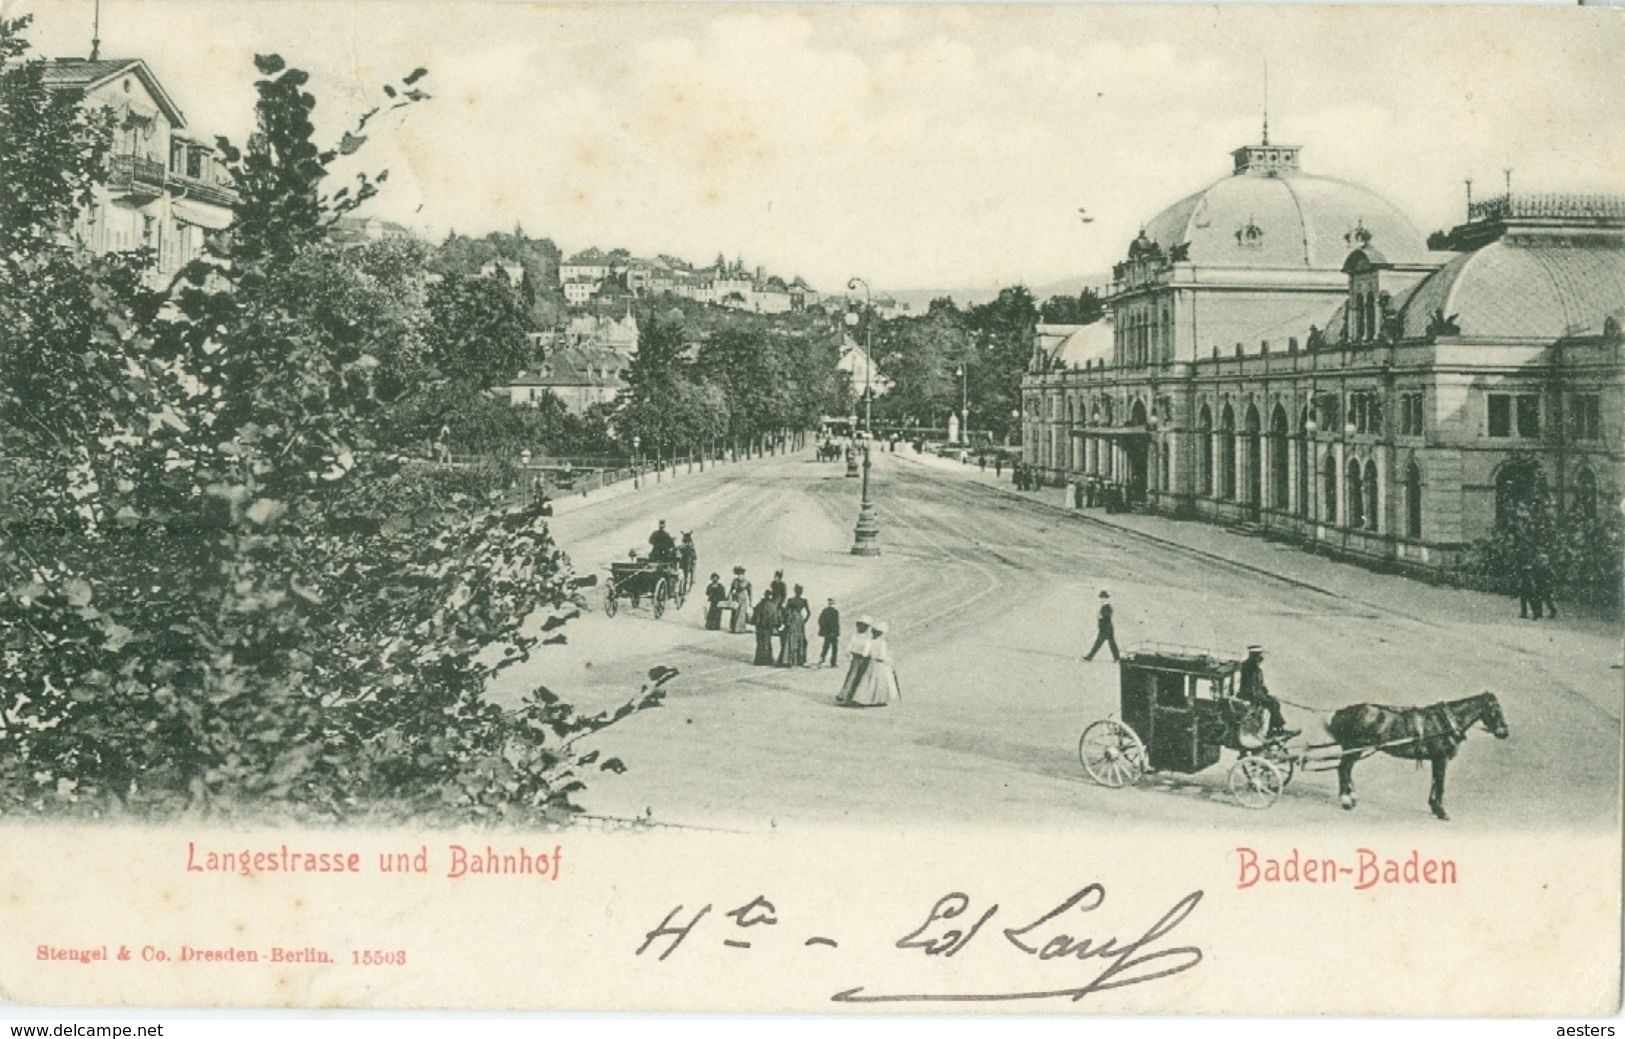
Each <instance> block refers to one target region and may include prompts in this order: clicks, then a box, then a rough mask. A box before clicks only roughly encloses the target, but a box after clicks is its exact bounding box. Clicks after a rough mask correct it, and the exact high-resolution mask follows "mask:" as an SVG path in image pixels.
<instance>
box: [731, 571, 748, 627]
mask: <svg viewBox="0 0 1625 1039" xmlns="http://www.w3.org/2000/svg"><path fill="white" fill-rule="evenodd" d="M728 598H730V599H732V600H733V604H734V612H733V617H731V618H730V619H729V623H728V630H729V631H731V632H733V633H734V634H735V635H740V634H743V633H744V631H745V625H747V624H749V623H750V602H751V587H750V582H749V581H747V580H746V579H745V568H744V567H742V566H736V567H734V579H733V583H732V584H731V585H729V586H728Z"/></svg>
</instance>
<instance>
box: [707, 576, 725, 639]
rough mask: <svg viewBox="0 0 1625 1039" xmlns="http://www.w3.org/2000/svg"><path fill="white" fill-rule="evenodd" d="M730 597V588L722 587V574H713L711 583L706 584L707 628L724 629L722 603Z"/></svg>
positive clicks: (711, 629)
mask: <svg viewBox="0 0 1625 1039" xmlns="http://www.w3.org/2000/svg"><path fill="white" fill-rule="evenodd" d="M727 598H728V590H727V589H726V588H724V587H722V575H721V574H712V575H711V583H710V584H708V585H706V586H705V630H706V631H721V630H722V604H723V602H725V601H726V600H727Z"/></svg>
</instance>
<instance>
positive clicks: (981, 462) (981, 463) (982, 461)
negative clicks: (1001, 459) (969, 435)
mask: <svg viewBox="0 0 1625 1039" xmlns="http://www.w3.org/2000/svg"><path fill="white" fill-rule="evenodd" d="M976 466H977V468H978V469H980V470H982V472H984V473H985V472H987V455H977V456H976Z"/></svg>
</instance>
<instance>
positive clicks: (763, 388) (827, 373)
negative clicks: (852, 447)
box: [614, 310, 851, 458]
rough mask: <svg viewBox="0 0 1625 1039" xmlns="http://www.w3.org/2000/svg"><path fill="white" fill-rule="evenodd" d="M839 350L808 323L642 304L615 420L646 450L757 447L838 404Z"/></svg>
mask: <svg viewBox="0 0 1625 1039" xmlns="http://www.w3.org/2000/svg"><path fill="white" fill-rule="evenodd" d="M839 359H840V354H839V347H838V345H837V343H836V342H835V340H834V339H833V338H832V337H831V336H830V335H829V334H828V333H827V332H826V331H822V330H817V329H814V328H812V327H810V326H808V327H800V328H798V327H795V326H793V325H790V324H786V323H781V322H772V321H768V320H764V319H757V318H751V317H744V316H735V317H732V318H730V319H729V320H724V321H720V322H714V323H713V322H704V321H691V320H690V319H689V318H688V317H687V316H686V315H685V314H684V312H683V311H681V310H672V311H667V312H666V313H664V314H655V313H650V314H648V315H646V316H645V317H644V318H643V319H642V320H640V322H639V337H638V353H637V356H636V358H634V360H633V362H632V364H631V366H630V367H629V368H628V369H627V373H626V380H627V387H626V389H625V390H623V391H622V393H621V395H620V398H619V399H618V400H617V402H616V407H615V412H614V425H615V429H616V431H617V434H618V435H619V436H620V438H621V440H622V441H623V443H624V442H630V441H631V440H632V438H636V440H637V442H638V444H639V445H640V451H641V452H642V453H644V454H646V455H649V456H652V457H656V458H658V457H672V456H674V455H677V454H681V453H687V452H692V451H694V450H697V449H698V450H709V451H716V450H718V449H720V448H721V447H722V446H724V445H726V446H727V447H729V448H731V449H732V450H735V451H738V450H742V449H746V448H749V447H751V446H753V445H754V446H757V447H760V446H761V445H762V444H764V443H767V442H771V441H772V440H774V439H776V438H778V437H780V436H782V435H784V434H786V433H787V432H794V431H801V430H806V429H810V428H812V427H813V426H815V425H816V424H817V423H818V420H819V418H820V417H821V416H823V415H830V414H845V413H846V411H847V409H848V408H850V406H851V387H850V380H849V379H848V378H847V377H846V375H845V373H843V372H840V371H838V370H837V368H836V362H837V361H838V360H839Z"/></svg>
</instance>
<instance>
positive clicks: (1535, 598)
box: [1518, 552, 1557, 621]
mask: <svg viewBox="0 0 1625 1039" xmlns="http://www.w3.org/2000/svg"><path fill="white" fill-rule="evenodd" d="M1556 583H1557V577H1556V574H1554V573H1553V572H1552V561H1551V560H1550V559H1548V558H1547V557H1546V554H1545V553H1544V552H1542V553H1540V554H1539V555H1537V556H1535V558H1533V559H1531V560H1529V561H1528V562H1526V563H1524V564H1523V565H1522V566H1520V567H1519V568H1518V617H1519V618H1520V619H1524V620H1532V621H1538V620H1540V618H1541V615H1542V613H1544V614H1545V616H1547V617H1549V618H1551V619H1552V620H1556V619H1557V604H1556V603H1554V602H1552V587H1553V586H1554V585H1555V584H1556Z"/></svg>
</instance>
